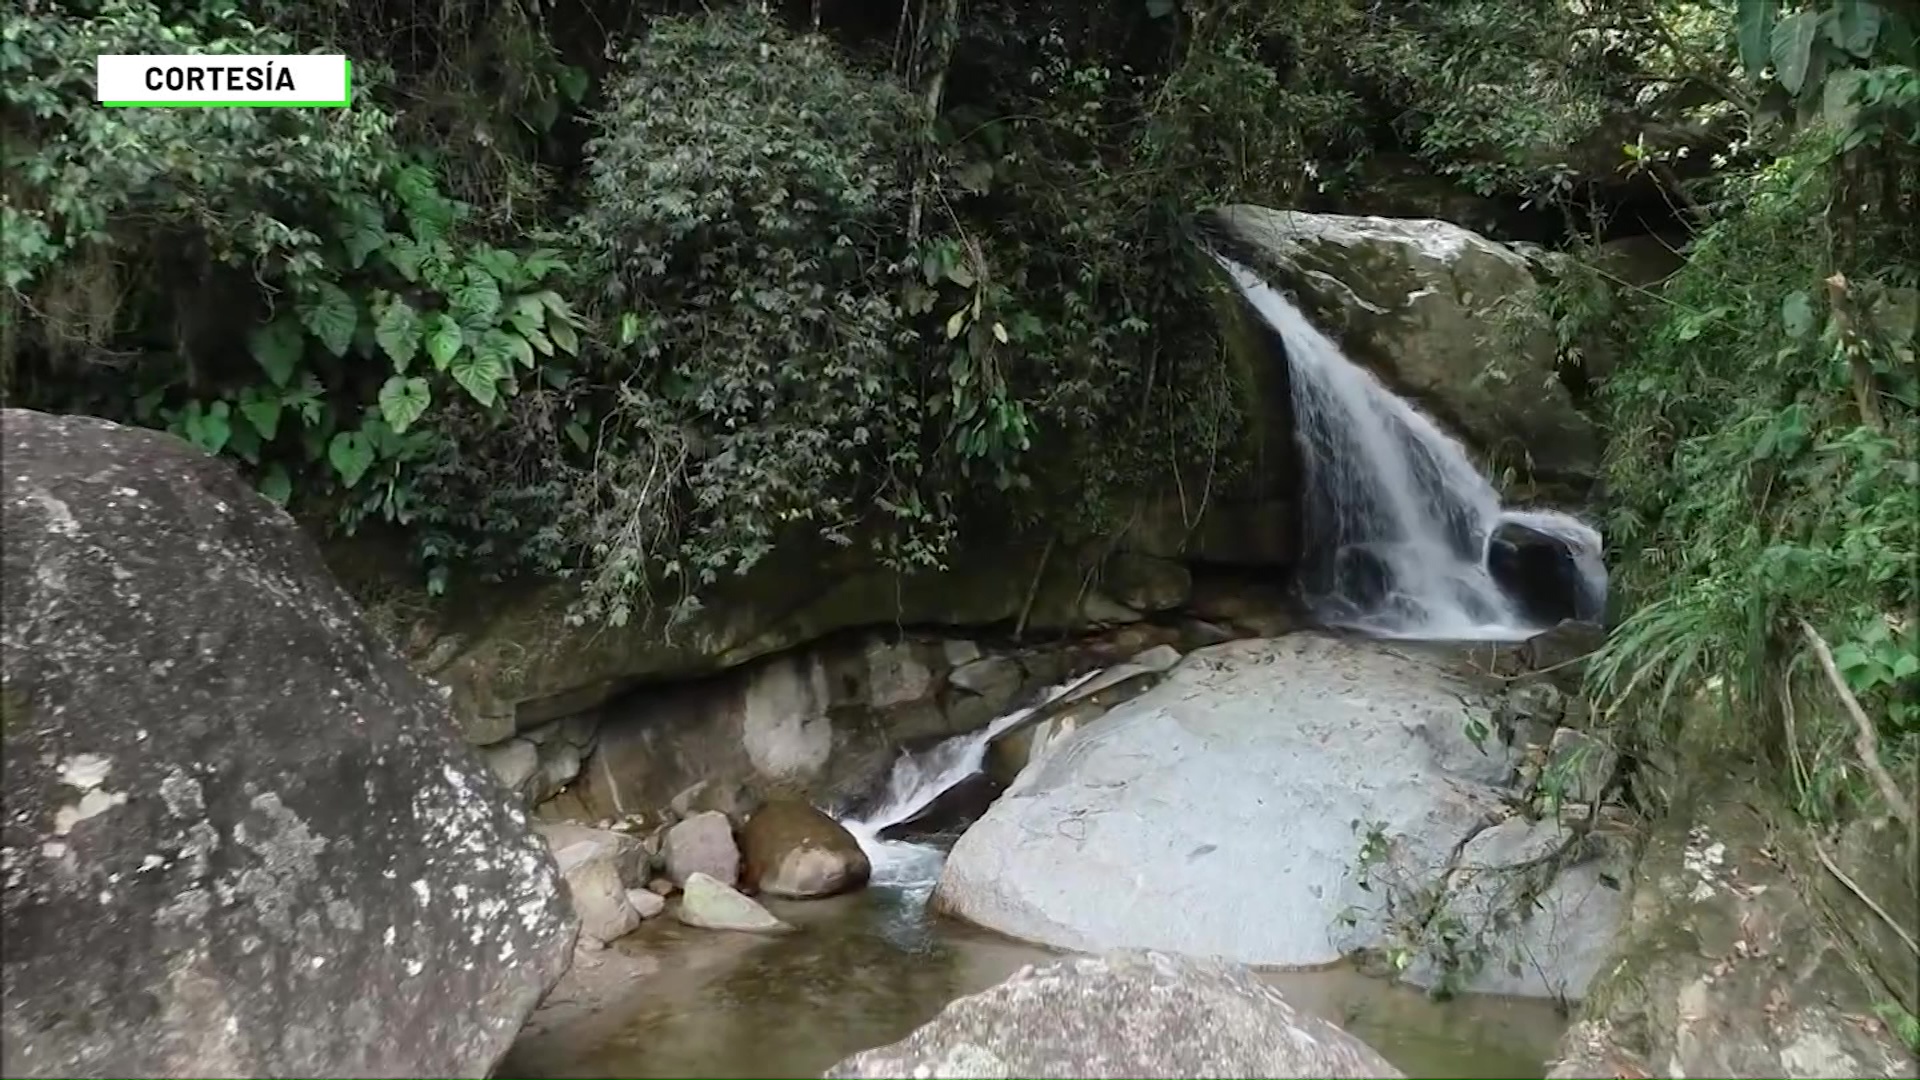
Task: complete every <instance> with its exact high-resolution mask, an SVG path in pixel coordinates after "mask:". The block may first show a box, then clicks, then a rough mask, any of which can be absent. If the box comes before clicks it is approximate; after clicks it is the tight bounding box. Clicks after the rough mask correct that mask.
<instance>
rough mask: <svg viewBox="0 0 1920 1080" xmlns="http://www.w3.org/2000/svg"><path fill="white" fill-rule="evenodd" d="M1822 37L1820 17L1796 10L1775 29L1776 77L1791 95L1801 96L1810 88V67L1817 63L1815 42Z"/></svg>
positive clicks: (1813, 13)
mask: <svg viewBox="0 0 1920 1080" xmlns="http://www.w3.org/2000/svg"><path fill="white" fill-rule="evenodd" d="M1819 35H1820V16H1819V14H1818V13H1816V12H1812V11H1796V12H1794V13H1793V14H1791V15H1789V16H1787V17H1786V18H1784V19H1781V20H1780V21H1779V22H1778V23H1775V24H1774V27H1773V46H1772V53H1771V55H1772V57H1773V74H1774V77H1775V78H1777V79H1779V80H1780V85H1781V86H1784V87H1786V88H1787V93H1789V94H1798V93H1800V88H1801V87H1803V86H1805V85H1806V82H1807V68H1808V67H1809V65H1811V64H1812V63H1813V43H1814V41H1815V40H1816V39H1817V38H1818V37H1819Z"/></svg>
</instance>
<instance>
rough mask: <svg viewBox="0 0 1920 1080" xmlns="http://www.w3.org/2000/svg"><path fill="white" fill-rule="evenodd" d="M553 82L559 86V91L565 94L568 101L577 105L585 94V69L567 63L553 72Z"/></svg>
mask: <svg viewBox="0 0 1920 1080" xmlns="http://www.w3.org/2000/svg"><path fill="white" fill-rule="evenodd" d="M553 84H554V85H555V86H557V87H559V88H560V92H561V93H562V94H565V95H566V96H567V100H568V101H571V102H573V103H574V104H575V105H578V104H580V101H581V99H582V98H585V97H586V96H587V69H586V68H583V67H580V66H578V65H575V64H568V65H567V66H566V67H563V68H561V69H560V70H559V71H558V72H557V73H555V75H554V76H553Z"/></svg>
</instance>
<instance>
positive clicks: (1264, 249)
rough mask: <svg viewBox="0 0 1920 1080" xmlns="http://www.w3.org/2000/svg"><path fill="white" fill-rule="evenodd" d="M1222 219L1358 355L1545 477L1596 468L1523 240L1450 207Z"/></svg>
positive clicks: (1232, 213)
mask: <svg viewBox="0 0 1920 1080" xmlns="http://www.w3.org/2000/svg"><path fill="white" fill-rule="evenodd" d="M1209 223H1210V224H1211V225H1212V226H1213V227H1214V228H1215V229H1216V230H1217V232H1218V234H1219V235H1220V237H1221V238H1222V240H1223V247H1224V248H1225V250H1226V252H1227V253H1228V254H1230V255H1232V256H1234V257H1236V258H1238V259H1239V260H1240V261H1242V262H1245V263H1247V264H1248V265H1249V266H1250V267H1252V268H1253V269H1255V270H1257V271H1259V272H1260V273H1261V274H1262V275H1263V276H1265V277H1266V278H1267V280H1268V281H1269V282H1271V283H1272V284H1273V285H1274V286H1275V287H1277V288H1279V289H1281V290H1282V291H1284V292H1287V293H1289V294H1291V295H1292V296H1293V297H1294V299H1295V300H1296V301H1297V302H1298V303H1299V304H1300V306H1301V309H1302V311H1303V312H1304V313H1305V314H1306V315H1307V316H1308V318H1310V319H1312V320H1313V322H1314V323H1315V325H1316V326H1318V327H1319V328H1320V329H1321V330H1322V331H1324V332H1326V333H1327V334H1328V336H1330V337H1332V338H1333V339H1334V340H1336V341H1338V342H1339V343H1340V345H1341V347H1342V349H1343V350H1344V351H1345V352H1346V353H1347V355H1348V356H1349V357H1350V358H1351V359H1353V360H1354V361H1355V362H1356V363H1359V364H1361V365H1362V366H1365V367H1367V368H1369V369H1371V370H1372V371H1374V373H1376V374H1377V375H1379V376H1380V377H1381V379H1382V380H1384V381H1385V382H1386V383H1387V385H1388V386H1390V387H1392V388H1393V389H1395V390H1397V391H1399V392H1400V393H1401V394H1403V395H1405V396H1407V397H1408V398H1410V399H1411V400H1413V401H1414V402H1415V403H1417V404H1418V405H1420V406H1421V407H1422V409H1423V410H1425V411H1426V412H1428V413H1429V414H1431V415H1433V416H1434V417H1435V418H1436V419H1438V420H1439V421H1440V422H1441V423H1442V425H1443V426H1445V427H1448V428H1451V429H1452V431H1453V433H1454V434H1455V435H1457V436H1459V437H1461V438H1463V439H1465V440H1466V441H1467V442H1468V443H1469V444H1471V445H1472V446H1473V447H1474V448H1475V449H1477V450H1479V451H1481V452H1482V453H1483V454H1486V455H1489V456H1491V457H1493V458H1495V459H1497V460H1498V461H1500V462H1502V463H1503V464H1517V465H1522V466H1526V465H1530V466H1531V469H1530V470H1527V471H1531V473H1532V474H1533V475H1534V476H1535V477H1536V478H1539V479H1551V480H1570V481H1586V480H1590V479H1591V478H1592V477H1593V476H1594V475H1595V473H1596V471H1597V469H1598V465H1599V441H1598V438H1597V436H1596V433H1595V429H1594V426H1593V423H1592V422H1591V421H1590V420H1588V419H1587V418H1586V416H1584V415H1583V414H1582V413H1581V412H1580V410H1579V409H1577V408H1576V407H1575V405H1574V401H1573V396H1572V393H1571V391H1570V390H1569V389H1568V388H1567V387H1566V386H1565V385H1564V384H1562V382H1561V381H1560V379H1559V377H1558V374H1557V373H1558V369H1559V363H1560V361H1559V356H1558V340H1557V339H1556V338H1555V336H1554V334H1553V333H1552V329H1551V327H1550V326H1548V325H1547V324H1546V323H1545V322H1544V321H1543V320H1541V319H1540V318H1539V316H1538V312H1537V305H1536V299H1537V297H1538V296H1539V291H1540V290H1539V285H1538V283H1537V282H1536V281H1535V278H1534V274H1533V270H1532V268H1531V266H1530V265H1529V264H1528V262H1527V260H1526V259H1525V258H1523V257H1522V256H1521V255H1520V254H1519V253H1517V252H1515V251H1514V250H1513V249H1511V248H1508V247H1506V246H1505V245H1502V244H1498V243H1495V242H1493V241H1491V240H1488V239H1487V238H1485V237H1483V236H1481V235H1479V234H1478V233H1474V232H1470V231H1468V230H1467V229H1463V228H1461V227H1460V226H1458V225H1454V224H1450V223H1448V222H1445V221H1433V220H1420V219H1405V218H1383V217H1350V216H1346V215H1340V214H1308V213H1302V212H1299V211H1292V210H1269V209H1267V208H1265V207H1260V206H1230V207H1226V208H1224V209H1220V210H1216V211H1214V212H1213V213H1212V214H1211V215H1210V220H1209Z"/></svg>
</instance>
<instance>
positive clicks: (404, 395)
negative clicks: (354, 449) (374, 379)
mask: <svg viewBox="0 0 1920 1080" xmlns="http://www.w3.org/2000/svg"><path fill="white" fill-rule="evenodd" d="M432 401H433V395H432V392H431V391H430V390H429V388H428V387H427V380H425V379H423V378H421V377H420V376H418V375H415V376H413V377H412V378H407V377H406V376H403V375H394V376H391V377H390V378H388V379H387V381H386V383H385V384H384V385H382V386H381V387H380V415H381V416H384V417H386V420H387V424H388V425H389V426H390V427H392V428H393V430H394V433H395V434H399V433H400V432H403V431H405V430H407V428H409V427H411V426H413V422H414V421H415V420H418V419H420V417H421V416H422V415H424V414H425V413H426V411H427V406H428V405H429V404H431V403H432Z"/></svg>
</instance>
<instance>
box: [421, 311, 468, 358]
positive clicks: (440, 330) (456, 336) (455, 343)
mask: <svg viewBox="0 0 1920 1080" xmlns="http://www.w3.org/2000/svg"><path fill="white" fill-rule="evenodd" d="M465 340H466V335H465V334H464V333H463V332H462V331H461V329H460V324H459V323H457V322H454V321H453V317H452V316H451V315H448V314H446V313H445V312H441V313H439V314H437V315H434V316H433V317H431V318H429V319H428V320H427V355H428V356H430V357H432V358H433V366H434V368H435V369H436V370H439V371H445V370H447V364H448V363H450V362H451V361H452V360H453V357H454V354H455V353H458V352H459V351H460V346H461V344H462V343H463V342H464V341H465Z"/></svg>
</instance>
